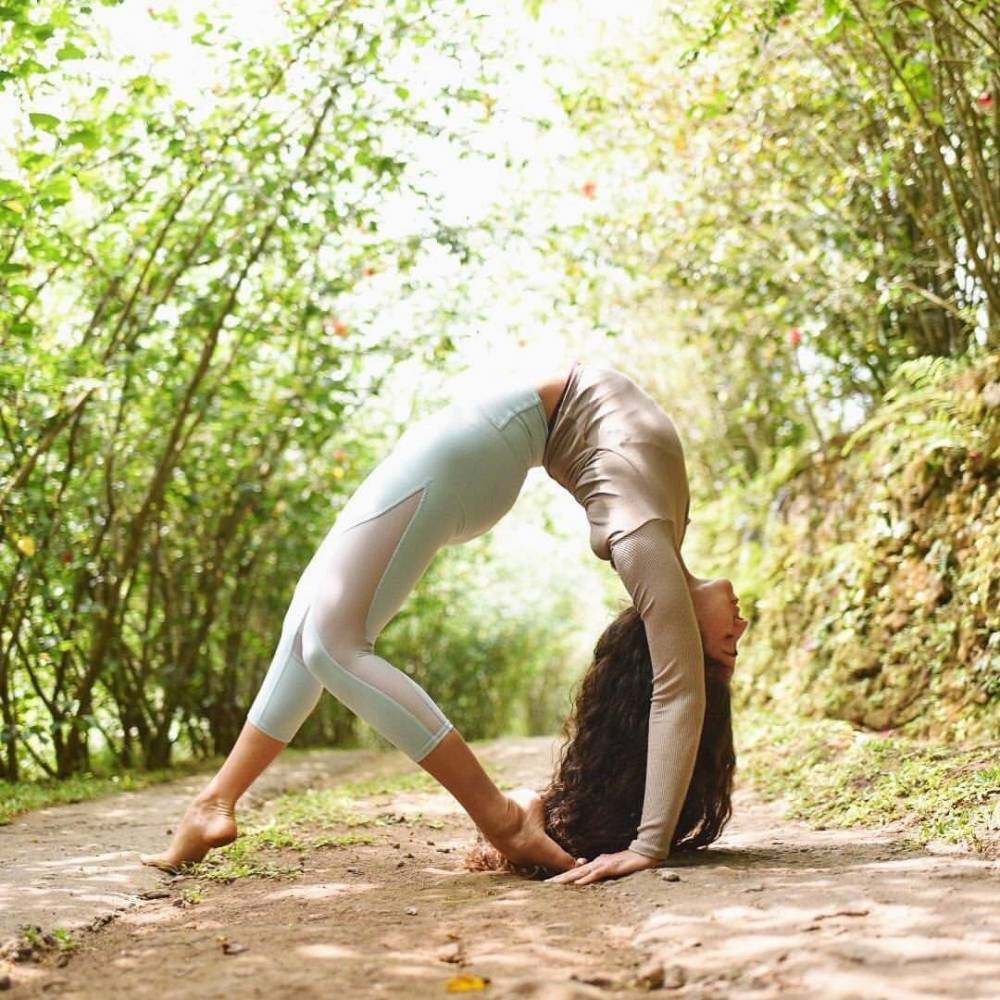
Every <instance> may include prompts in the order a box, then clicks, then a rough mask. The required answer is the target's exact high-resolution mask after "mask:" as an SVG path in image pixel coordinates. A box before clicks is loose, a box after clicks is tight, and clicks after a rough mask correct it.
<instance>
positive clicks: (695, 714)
mask: <svg viewBox="0 0 1000 1000" xmlns="http://www.w3.org/2000/svg"><path fill="white" fill-rule="evenodd" d="M612 558H613V560H614V566H615V569H616V570H617V571H618V575H619V576H620V577H621V579H622V582H623V583H624V584H625V587H626V589H627V590H628V592H629V594H630V595H631V596H632V600H633V602H634V603H635V606H636V610H637V611H638V612H639V614H640V615H641V616H642V620H643V624H644V625H645V627H646V638H647V640H648V642H649V655H650V659H651V661H652V668H653V693H652V699H651V702H650V706H649V742H648V748H647V752H646V791H645V795H644V797H643V806H642V818H641V820H640V822H639V829H638V831H637V833H636V837H635V839H634V840H633V841H632V843H631V844H629V850H630V851H635V852H636V853H637V854H643V855H645V856H646V857H649V858H656V859H662V858H665V857H667V856H668V855H669V854H670V845H671V841H672V840H673V835H674V830H675V829H676V827H677V821H678V819H679V818H680V813H681V808H682V807H683V805H684V799H685V797H686V795H687V790H688V785H689V784H690V782H691V775H692V774H693V773H694V764H695V758H696V756H697V753H698V741H699V739H700V738H701V727H702V723H703V721H704V716H705V668H704V656H703V653H702V644H701V634H700V632H699V631H698V620H697V618H696V617H695V613H694V605H693V603H692V601H691V592H690V591H689V590H688V586H687V582H686V580H685V573H684V567H683V564H682V563H681V561H680V557H679V555H678V553H677V550H676V548H675V547H674V543H673V527H672V525H671V524H670V522H668V521H650V522H648V523H646V524H644V525H643V526H642V527H641V528H639V529H638V530H637V531H634V532H632V533H631V534H630V535H627V536H626V537H625V538H622V539H620V540H619V541H617V542H616V543H615V545H614V548H613V550H612Z"/></svg>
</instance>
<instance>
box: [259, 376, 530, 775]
mask: <svg viewBox="0 0 1000 1000" xmlns="http://www.w3.org/2000/svg"><path fill="white" fill-rule="evenodd" d="M546 434H547V427H546V421H545V411H544V409H543V407H542V401H541V399H540V398H539V396H538V393H537V392H536V391H535V390H534V388H531V387H524V386H519V387H516V388H513V389H503V390H494V391H492V392H490V393H488V394H487V395H486V396H485V397H481V398H480V399H478V400H477V401H476V402H474V403H466V402H455V403H452V404H450V405H449V406H447V407H445V408H444V409H442V410H439V411H437V412H436V413H434V414H432V415H431V416H429V417H426V418H424V419H423V420H421V421H419V422H418V423H415V424H414V425H413V426H412V427H411V428H409V429H408V430H407V431H406V433H405V434H404V435H403V436H402V437H401V438H400V440H399V442H398V443H397V445H396V447H395V448H394V449H393V451H392V453H391V454H390V455H389V456H388V457H387V458H386V459H385V460H384V461H383V462H381V463H380V464H379V465H378V466H376V467H375V469H373V470H372V472H371V474H370V475H369V476H368V477H367V479H365V481H364V482H363V483H362V484H361V486H360V487H359V488H358V490H357V492H356V493H355V494H354V495H353V496H352V497H351V498H350V500H349V501H348V502H347V504H346V505H345V507H344V509H343V510H342V511H341V513H340V516H339V517H338V518H337V521H336V523H335V524H334V526H333V527H332V528H331V529H330V531H329V533H328V534H327V535H326V537H325V538H324V539H323V541H322V543H321V544H320V546H319V548H318V550H317V551H316V553H315V555H314V556H313V557H312V559H311V560H310V562H309V565H308V566H307V567H306V569H305V571H304V572H303V573H302V576H301V577H300V578H299V581H298V583H297V584H296V587H295V593H294V595H293V597H292V602H291V605H290V607H289V608H288V611H287V613H286V615H285V619H284V624H283V626H282V630H281V638H280V640H279V642H278V647H277V650H276V651H275V654H274V658H273V659H272V661H271V665H270V666H269V668H268V671H267V674H266V675H265V677H264V682H263V684H262V686H261V689H260V691H259V692H258V694H257V697H256V698H255V700H254V702H253V705H251V707H250V711H249V713H248V716H247V718H248V719H249V721H250V722H252V723H253V724H254V725H255V726H256V727H257V728H258V729H260V730H262V731H263V732H265V733H267V734H268V735H270V736H273V737H274V738H275V739H278V740H282V741H283V742H286V743H287V742H289V741H290V740H291V739H292V737H293V736H294V735H295V733H296V732H297V731H298V729H299V727H300V726H301V725H302V723H303V722H304V721H305V719H306V717H307V716H308V715H309V713H310V712H311V711H312V710H313V708H315V706H316V702H317V701H318V700H319V696H320V694H321V693H322V690H323V688H326V689H327V690H328V691H330V692H331V693H332V694H333V695H335V696H336V697H337V698H339V699H340V700H341V701H342V702H343V703H344V704H345V705H347V707H348V708H350V709H351V711H353V712H354V713H355V714H356V715H358V716H360V717H361V718H362V719H364V720H365V721H366V722H368V723H369V724H370V725H371V726H372V727H374V728H375V729H376V730H377V731H378V732H380V733H381V734H382V735H383V736H384V737H385V738H386V739H388V740H389V741H390V742H391V743H392V744H393V746H395V747H397V748H398V749H399V750H402V751H403V753H405V754H407V755H408V756H409V757H410V758H411V759H412V760H414V761H419V760H421V759H422V758H424V757H425V756H426V755H427V754H429V753H430V752H431V751H432V750H433V749H434V748H435V747H436V746H437V745H438V743H440V742H441V740H442V739H444V737H445V736H446V735H447V734H448V732H449V731H450V730H451V729H453V728H454V726H453V725H452V723H451V722H449V721H448V718H447V717H446V716H445V714H444V713H443V712H442V711H441V709H440V708H439V707H438V706H437V705H436V704H435V702H434V701H433V700H432V699H431V698H430V696H429V695H428V694H427V693H426V692H425V691H424V689H423V688H422V687H420V685H418V684H417V683H415V682H414V681H413V680H412V679H411V678H409V677H408V676H407V675H406V674H404V673H403V672H402V671H400V670H397V669H396V667H394V666H393V665H392V664H391V663H389V662H388V661H386V660H384V659H383V658H382V657H380V656H379V655H378V654H377V653H376V652H375V650H374V642H375V639H376V638H377V637H378V635H379V633H380V632H381V631H382V629H383V628H385V626H386V624H387V623H388V621H389V620H390V619H391V618H392V616H393V615H394V614H396V612H397V611H398V610H399V609H400V607H401V606H402V604H403V602H404V601H405V600H406V597H407V595H408V594H409V593H410V591H411V590H412V589H413V586H414V585H415V584H416V582H417V581H418V580H419V579H420V577H421V576H422V575H423V573H424V571H425V570H426V569H427V567H428V565H429V564H430V562H431V560H432V559H433V558H434V555H435V554H436V553H437V551H438V550H439V549H440V548H441V547H442V546H445V545H451V544H454V543H457V542H464V541H467V540H468V539H470V538H475V537H476V536H477V535H481V534H483V533H484V532H485V531H487V530H488V529H489V528H491V527H492V526H493V525H494V524H496V522H497V521H499V520H500V518H501V517H503V515H504V514H505V513H506V512H507V511H508V510H510V508H511V506H513V504H514V501H515V500H516V499H517V495H518V493H519V492H520V490H521V486H522V484H523V483H524V479H525V476H526V475H527V473H528V470H529V469H530V468H532V467H534V466H538V465H541V464H542V453H543V451H544V448H545V438H546Z"/></svg>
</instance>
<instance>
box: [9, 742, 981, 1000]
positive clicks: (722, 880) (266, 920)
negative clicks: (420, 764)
mask: <svg viewBox="0 0 1000 1000" xmlns="http://www.w3.org/2000/svg"><path fill="white" fill-rule="evenodd" d="M556 746H557V744H556V743H554V742H553V741H552V740H551V739H547V738H539V739H505V740H498V741H495V742H493V743H490V744H486V745H484V748H483V750H482V751H481V753H482V758H483V760H484V762H485V763H486V765H487V767H489V768H490V769H491V770H493V771H494V773H499V774H502V775H503V777H504V778H506V779H508V780H511V781H513V782H515V783H517V784H524V785H530V786H533V787H536V788H540V787H542V786H543V785H544V783H545V781H546V780H547V777H548V774H549V772H550V769H551V760H552V754H553V752H554V750H555V749H556ZM331 762H335V763H331ZM324 765H326V766H327V767H328V768H329V770H328V772H327V773H324V771H323V767H324ZM414 769H415V765H413V764H411V763H410V762H409V761H408V760H407V759H406V758H405V757H403V756H402V755H400V754H395V753H387V754H374V753H369V754H356V755H354V757H350V756H349V755H345V752H344V751H331V752H327V753H326V754H325V756H324V755H323V754H318V755H315V756H313V757H310V758H304V759H303V763H302V764H301V765H299V770H298V772H295V771H294V768H293V769H291V770H289V771H288V772H286V773H285V774H284V776H283V777H281V778H274V779H272V780H274V781H276V782H278V784H280V783H281V781H284V783H285V785H286V786H295V785H298V786H301V785H303V784H309V785H322V784H323V783H327V784H334V783H337V782H339V781H343V780H344V779H345V777H350V778H352V779H353V778H355V777H363V776H368V775H370V774H375V773H399V772H402V771H407V770H414ZM272 770H273V769H272ZM190 786H191V782H190V781H188V782H182V783H178V784H177V785H175V786H173V787H172V788H170V789H163V788H159V789H157V788H152V789H145V790H142V791H139V792H134V793H129V797H130V801H131V805H130V807H129V809H126V810H125V811H124V812H121V811H120V810H121V808H122V807H121V806H120V805H117V806H116V805H109V802H111V800H107V799H105V800H99V801H95V802H90V803H81V804H79V805H76V806H62V807H56V808H53V809H50V810H45V811H44V812H45V813H46V814H47V816H42V815H41V814H35V815H33V816H30V817H26V818H25V820H22V821H18V822H17V823H15V824H12V825H11V826H9V827H6V828H4V829H3V830H0V851H2V853H0V858H6V859H13V863H7V864H5V866H4V867H5V871H4V874H3V876H2V878H0V905H2V907H3V910H2V913H3V917H4V926H5V927H7V926H9V925H10V924H11V923H12V922H15V923H21V922H25V921H27V920H28V919H29V915H32V914H34V915H38V914H39V913H41V912H51V913H52V917H51V918H50V919H49V920H48V922H45V921H44V920H41V919H39V920H35V921H34V922H36V923H39V924H40V925H41V926H42V927H43V929H44V930H49V929H50V928H51V927H52V926H55V925H57V924H58V926H62V927H67V926H70V925H73V926H81V925H82V924H83V923H84V918H85V916H86V913H87V912H88V911H87V905H88V902H87V899H84V900H83V903H82V904H81V903H79V902H78V903H77V904H76V906H77V908H76V909H75V910H74V911H73V914H74V915H73V917H72V919H71V918H70V917H69V916H68V911H67V910H65V909H60V905H61V903H60V901H62V902H65V901H66V900H68V899H73V900H79V897H80V896H84V897H87V896H89V897H91V900H90V902H89V906H90V911H92V914H93V916H92V918H91V924H92V927H93V928H94V929H84V930H82V931H80V932H79V934H78V938H79V941H80V944H79V947H77V948H76V949H75V950H74V951H72V952H68V953H60V951H59V950H58V949H56V948H53V949H50V950H42V951H41V952H38V951H36V953H35V954H34V956H33V957H31V958H24V959H23V960H21V961H8V962H6V963H3V965H2V967H0V977H2V976H3V975H8V976H9V985H10V991H11V995H12V996H14V997H42V996H46V997H48V996H60V997H66V998H72V997H101V998H109V997H129V998H131V997H156V998H157V1000H169V998H175V997H176V998H180V997H184V998H189V997H198V998H213V997H220V998H221V997H227V998H228V997H232V996H261V997H268V998H281V997H291V996H296V997H298V996H302V997H331V996H333V997H338V998H340V997H347V998H354V997H370V996H380V995H385V996H392V995H396V994H399V993H403V994H404V995H406V996H408V997H413V998H421V997H437V996H444V995H447V994H449V993H451V992H459V991H468V992H473V993H476V994H478V995H482V996H485V997H511V998H513V997H538V998H548V1000H569V998H586V997H609V998H610V997H615V998H618V997H637V996H645V995H647V994H648V993H649V992H650V991H652V992H653V993H654V995H669V996H677V997H697V998H706V1000H707V998H719V1000H722V998H725V1000H729V998H734V1000H738V998H743V997H747V998H754V1000H762V998H767V997H782V998H791V997H810V998H817V997H824V998H825V997H838V998H840V997H843V998H848V997H851V998H854V997H857V998H864V1000H878V998H887V1000H905V998H931V997H956V998H974V997H997V996H1000V907H998V900H1000V892H998V882H1000V879H998V874H1000V871H998V865H997V863H996V862H989V861H986V860H984V859H981V858H978V857H975V856H973V855H968V854H962V853H957V852H952V853H929V852H927V851H921V852H913V851H907V850H904V849H903V848H902V847H900V846H899V844H898V842H897V838H896V835H895V833H894V831H893V830H891V829H884V830H879V831H871V830H848V831H843V830H839V831H834V830H809V829H808V828H806V827H804V826H802V825H800V824H796V823H792V822H790V821H787V820H783V819H782V818H781V809H780V808H779V807H778V806H776V805H774V804H765V803H762V802H760V801H759V800H757V799H756V798H755V797H754V795H753V794H752V793H751V792H750V791H749V790H747V789H740V790H739V792H738V795H737V799H736V806H735V816H734V819H733V821H732V823H731V824H730V826H729V827H728V828H727V830H726V833H725V836H724V837H723V839H722V840H720V841H719V842H718V843H717V844H716V845H714V846H713V848H712V849H711V850H709V851H706V852H702V853H701V854H699V855H698V856H696V857H691V858H688V859H683V858H679V859H677V860H671V862H670V864H669V868H661V869H656V870H651V871H643V872H638V873H636V874H634V875H631V876H628V877H627V878H624V879H620V880H617V881H612V882H604V883H598V884H596V885H592V886H586V887H574V886H562V885H551V884H546V883H544V882H533V881H529V880H525V879H521V878H518V877H514V876H509V875H497V874H481V873H480V874H477V873H471V872H467V871H465V870H464V868H463V867H462V854H463V849H464V848H465V847H467V846H468V845H469V844H470V843H471V842H472V839H473V834H474V828H473V826H472V824H471V821H469V820H468V818H467V817H466V816H465V814H464V813H463V812H462V811H461V809H460V808H459V807H458V806H457V803H455V801H454V800H453V799H452V798H451V797H450V796H449V795H448V794H447V793H446V792H444V791H443V790H442V791H441V792H412V791H408V792H405V793H396V794H392V795H388V794H382V795H373V796H371V797H370V798H369V799H367V800H366V801H365V803H364V806H363V811H364V812H365V813H366V815H370V816H371V817H372V818H373V819H374V818H375V817H377V816H381V817H383V819H384V818H385V817H386V815H387V814H390V813H391V814H392V815H393V816H394V817H395V822H391V823H388V824H385V825H373V826H371V827H366V828H365V830H366V832H371V833H373V834H374V836H375V838H376V840H375V843H372V844H370V845H352V846H346V847H335V848H324V849H318V850H313V851H311V852H309V853H307V854H306V855H302V854H301V853H300V852H292V854H291V855H288V854H287V852H286V854H285V856H284V857H283V860H284V861H285V862H286V863H287V862H289V861H293V862H297V863H299V864H300V866H301V874H300V875H299V876H298V877H297V878H295V879H261V878H249V879H241V880H238V881H236V882H233V883H231V884H228V885H226V884H220V883H216V882H205V881H200V882H198V881H197V880H194V879H191V878H171V877H170V876H167V875H164V874H160V873H157V872H155V871H151V870H149V869H143V868H142V867H141V866H139V865H138V861H137V855H138V853H139V852H140V851H145V850H149V849H151V848H155V847H157V846H161V845H162V843H163V837H164V831H165V829H166V827H167V826H169V823H170V820H172V819H173V818H174V817H175V816H177V815H179V812H178V810H177V809H176V808H174V805H179V804H180V802H182V801H183V799H184V798H185V797H186V795H187V794H188V790H189V789H190ZM255 792H257V793H258V796H260V795H264V794H265V793H266V792H267V788H266V787H265V786H259V787H256V788H255ZM117 798H121V797H116V799H117ZM175 800H176V802H175ZM139 803H146V804H148V805H147V813H146V814H145V815H146V820H147V822H148V820H149V814H150V813H149V811H150V810H151V812H152V815H153V816H154V817H159V819H158V821H155V822H154V823H153V826H152V827H151V828H149V829H147V828H146V827H142V828H141V831H140V832H142V836H139V835H138V833H136V830H137V829H139V828H137V827H130V826H129V823H128V818H129V816H130V815H131V813H132V812H134V811H135V810H137V809H139ZM116 809H117V810H119V812H118V813H117V816H118V820H120V821H121V823H120V825H118V826H115V825H114V823H115V822H117V820H115V819H114V814H116ZM67 810H75V812H74V813H72V814H71V815H72V817H73V820H74V822H73V823H66V822H64V821H63V820H61V819H60V817H65V816H66V815H67ZM83 816H88V817H89V822H90V824H91V825H90V827H89V829H88V828H85V829H84V832H83V833H82V834H81V835H80V836H78V837H77V839H78V840H79V841H80V845H81V846H80V848H79V850H78V851H77V853H76V854H73V853H72V851H70V853H69V854H67V853H66V852H67V849H68V846H67V842H66V841H65V839H64V841H62V842H59V843H57V841H56V839H54V838H52V837H50V835H49V833H48V831H50V830H64V831H65V830H66V829H74V828H75V829H77V830H79V827H80V824H84V826H86V824H85V821H84V819H83V818H82V817H83ZM28 821H30V822H28ZM157 822H158V825H159V829H157ZM109 831H110V832H109ZM133 834H134V835H135V836H134V838H133V839H134V841H135V843H134V844H133V845H132V847H131V849H128V848H127V847H123V846H122V845H123V844H125V843H127V842H128V841H129V840H130V838H132V837H133ZM66 836H68V834H67V835H66ZM108 841H111V843H108ZM95 842H97V843H96V845H95ZM85 845H89V847H87V846H85ZM102 847H103V848H104V849H103V850H101V848H102ZM19 849H21V851H22V852H27V853H19ZM88 852H89V853H88ZM108 854H111V855H112V856H113V864H111V866H110V867H109V868H107V869H106V870H105V871H104V874H103V876H101V878H102V879H103V884H104V888H103V890H102V889H100V886H98V887H97V888H95V885H94V879H95V875H94V872H93V871H90V872H89V873H88V872H87V871H83V872H82V873H81V872H78V869H87V868H88V865H90V867H93V864H94V863H93V862H92V861H90V862H88V861H87V859H88V858H91V859H92V858H95V857H98V858H99V857H101V856H104V855H108ZM46 857H47V858H48V864H49V867H48V869H46V864H45V860H44V859H45V858H46ZM26 858H27V859H28V860H25V859H26ZM81 859H83V863H81ZM12 872H14V873H15V876H14V878H13V880H12V878H11V873H12ZM44 876H48V878H44ZM77 878H82V879H83V880H84V882H76V881H75V880H76V879H77ZM87 879H90V882H87V881H86V880H87ZM56 885H61V886H62V889H63V892H62V895H59V894H58V892H56V888H55V886H56ZM154 887H155V888H154ZM196 887H197V888H199V889H200V891H196V892H194V893H192V890H193V889H195V888H196ZM143 888H145V889H146V891H147V892H148V891H149V890H150V889H153V893H152V894H153V895H156V889H159V890H161V891H162V894H161V896H160V898H151V899H146V900H141V899H139V898H138V895H139V893H140V892H142V891H143ZM192 894H193V895H194V896H196V897H199V898H200V901H191V896H192ZM185 897H187V898H185ZM109 899H110V900H111V902H110V903H109ZM39 900H42V901H43V904H44V905H43V906H42V909H39V905H38V901H39ZM44 906H47V907H48V910H45V909H44ZM109 907H110V908H109ZM15 916H16V917H17V918H18V919H17V920H14V917H15ZM61 963H62V964H61Z"/></svg>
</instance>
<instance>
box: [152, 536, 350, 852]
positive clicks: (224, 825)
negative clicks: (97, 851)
mask: <svg viewBox="0 0 1000 1000" xmlns="http://www.w3.org/2000/svg"><path fill="white" fill-rule="evenodd" d="M331 537H332V532H331V533H330V534H329V535H327V538H326V539H325V540H324V542H323V544H322V545H321V546H320V548H319V550H318V551H317V553H316V555H315V556H314V557H313V559H312V561H311V562H310V563H309V565H308V566H307V567H306V569H305V571H304V572H303V574H302V576H301V577H300V578H299V582H298V584H297V585H296V587H295V594H294V596H293V597H292V601H291V604H290V606H289V608H288V611H287V612H286V614H285V620H284V624H283V625H282V629H281V638H280V639H279V640H278V645H277V649H276V650H275V653H274V656H273V657H272V658H271V664H270V666H269V667H268V670H267V673H266V674H265V676H264V681H263V683H262V684H261V687H260V691H259V692H258V693H257V697H256V698H255V700H254V703H253V705H252V706H251V708H250V711H249V713H248V716H247V721H246V722H245V723H244V725H243V729H242V730H241V732H240V735H239V737H238V738H237V740H236V743H235V744H234V745H233V748H232V750H230V751H229V755H228V756H227V757H226V760H225V761H224V763H223V764H222V767H221V768H220V769H219V771H218V772H217V773H216V774H215V775H214V777H213V778H212V779H211V781H209V783H208V784H207V785H206V786H205V787H204V788H203V789H202V790H201V791H200V792H199V793H198V795H197V796H196V797H195V798H194V800H193V801H192V802H191V804H190V805H189V806H188V808H187V810H186V811H185V813H184V816H183V818H182V819H181V821H180V823H179V824H178V826H177V829H176V830H175V832H174V835H173V839H172V840H171V842H170V846H169V847H168V848H167V850H165V851H163V852H162V853H161V854H151V855H143V856H142V862H143V864H147V865H152V866H153V867H156V868H164V869H167V870H172V869H175V868H177V867H178V866H179V865H182V864H184V863H185V862H192V861H200V860H201V859H202V858H203V857H204V856H205V855H206V854H207V853H208V852H209V850H211V849H212V848H213V847H221V846H222V845H224V844H228V843H231V842H232V841H233V840H235V839H236V804H237V802H239V800H240V799H241V798H242V797H243V794H244V793H245V792H246V791H247V789H248V788H249V787H250V786H251V785H252V784H253V783H254V781H256V780H257V778H258V777H260V775H261V774H263V772H264V771H265V769H266V768H267V766H268V765H269V764H270V763H271V761H273V760H274V759H275V757H277V756H278V754H279V753H281V751H282V750H283V749H284V748H285V747H286V746H287V745H288V743H289V742H290V741H291V739H292V737H293V736H294V735H295V733H296V732H297V731H298V729H299V727H300V726H301V725H302V723H303V722H305V720H306V718H307V716H308V715H309V714H310V712H312V710H313V708H315V706H316V702H317V700H318V699H319V696H320V694H322V692H323V686H322V684H320V682H319V681H318V680H316V678H315V677H313V675H312V674H311V673H310V672H309V671H308V670H307V669H306V668H305V665H304V664H303V663H302V658H301V652H299V653H296V651H295V649H294V648H293V647H294V645H295V641H296V628H297V626H298V624H299V623H300V622H301V620H302V616H303V614H304V613H305V610H306V608H308V606H309V604H308V595H309V592H310V588H311V583H312V580H313V573H314V572H315V566H316V562H317V560H318V558H319V557H320V556H321V554H322V553H323V552H324V551H325V548H326V547H327V546H328V545H329V544H330V540H331Z"/></svg>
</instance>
